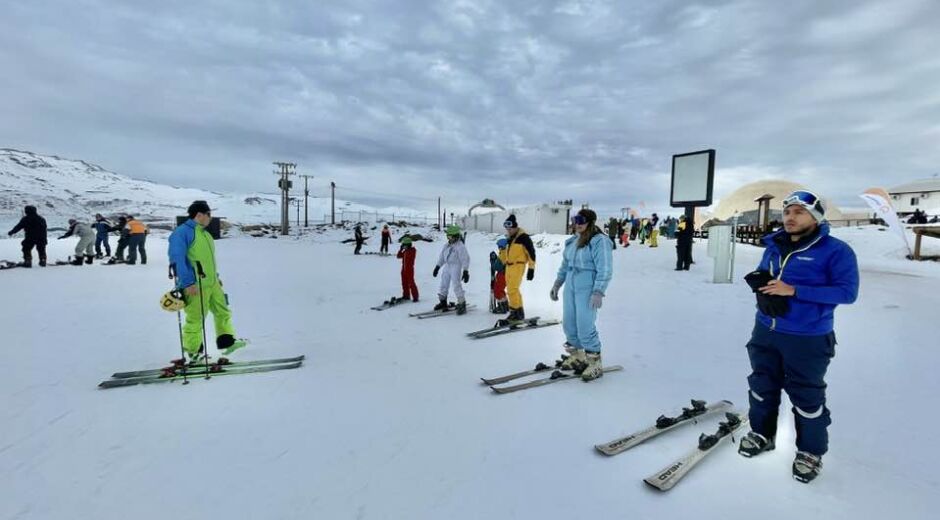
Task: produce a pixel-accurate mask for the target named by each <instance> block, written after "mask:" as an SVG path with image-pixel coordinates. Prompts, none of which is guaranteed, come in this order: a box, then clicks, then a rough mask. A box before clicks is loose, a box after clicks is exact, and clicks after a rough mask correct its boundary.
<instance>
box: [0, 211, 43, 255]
mask: <svg viewBox="0 0 940 520" xmlns="http://www.w3.org/2000/svg"><path fill="white" fill-rule="evenodd" d="M23 213H25V216H24V217H23V218H21V219H20V222H19V224H17V225H16V226H15V227H14V228H13V229H11V230H10V232H9V233H7V235H10V236H13V235H14V234H16V233H17V232H19V231H20V230H23V231H25V234H26V236H25V238H23V242H22V244H23V263H22V264H20V266H21V267H32V266H33V247H34V246H35V247H36V252H38V253H39V265H40V267H45V266H46V244H47V243H48V239H47V238H46V219H44V218H42V217H40V216H39V214H38V213H36V206H26V207H25V208H23Z"/></svg>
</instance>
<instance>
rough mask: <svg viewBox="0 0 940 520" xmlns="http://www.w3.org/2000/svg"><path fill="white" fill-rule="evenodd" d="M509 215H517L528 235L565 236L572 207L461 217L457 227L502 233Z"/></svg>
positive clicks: (545, 206) (537, 207)
mask: <svg viewBox="0 0 940 520" xmlns="http://www.w3.org/2000/svg"><path fill="white" fill-rule="evenodd" d="M509 215H515V216H516V219H517V221H518V222H519V227H521V228H523V229H525V230H526V232H527V233H531V234H536V233H552V234H557V235H565V234H567V233H568V220H569V219H570V218H571V206H570V205H568V204H539V205H535V206H525V207H522V208H509V209H506V210H502V211H492V212H489V213H483V214H479V215H468V216H466V217H461V218H458V219H457V225H459V226H460V227H461V228H463V229H472V230H474V231H483V232H486V233H502V232H503V222H505V221H506V219H507V218H508V217H509Z"/></svg>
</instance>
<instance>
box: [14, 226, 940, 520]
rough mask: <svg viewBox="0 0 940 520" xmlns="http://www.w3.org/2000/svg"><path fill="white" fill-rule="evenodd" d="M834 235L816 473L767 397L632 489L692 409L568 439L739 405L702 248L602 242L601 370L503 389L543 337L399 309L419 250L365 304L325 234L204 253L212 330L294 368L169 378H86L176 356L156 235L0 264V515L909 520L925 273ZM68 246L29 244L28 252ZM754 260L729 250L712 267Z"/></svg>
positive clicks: (935, 291)
mask: <svg viewBox="0 0 940 520" xmlns="http://www.w3.org/2000/svg"><path fill="white" fill-rule="evenodd" d="M836 234H837V235H839V236H842V237H843V238H846V239H847V240H849V241H850V242H852V243H853V244H856V246H857V247H858V249H857V251H858V253H859V258H860V263H861V265H862V289H861V297H860V300H859V301H858V302H857V303H856V304H855V305H851V306H845V307H842V308H840V310H839V311H838V312H837V317H836V326H837V334H838V340H839V346H838V347H837V355H836V358H835V359H834V360H833V364H832V365H831V368H830V372H829V375H828V381H829V404H830V407H831V409H832V415H833V426H832V427H831V430H830V433H831V451H830V453H829V454H828V455H827V456H826V467H825V470H824V473H823V475H822V476H821V477H820V479H819V480H818V481H817V482H815V483H813V484H812V485H808V486H807V485H802V484H799V483H797V482H795V481H793V480H792V478H791V477H790V462H791V461H792V457H793V453H794V449H793V441H794V436H793V431H792V427H793V425H792V423H793V421H792V418H791V417H790V414H789V413H788V411H787V410H788V409H789V405H786V404H785V406H784V408H783V410H782V413H781V421H782V424H781V435H780V438H778V449H777V450H776V451H775V452H772V453H769V454H766V455H764V456H762V457H760V458H758V459H753V460H746V459H744V458H742V457H739V456H738V455H736V454H735V453H734V447H732V446H730V445H728V446H725V447H724V448H723V449H722V450H720V451H719V452H718V453H716V454H714V455H713V456H712V457H711V458H709V459H708V460H707V461H706V462H704V463H703V464H702V465H701V466H700V467H698V468H696V469H695V470H694V471H693V473H691V474H690V475H689V476H688V477H687V478H686V479H685V480H684V481H682V482H681V483H680V484H679V485H678V486H677V487H676V488H675V489H674V490H672V491H670V492H669V493H668V494H661V493H658V492H655V491H653V490H650V489H648V488H647V487H646V486H644V485H643V484H642V482H641V479H642V478H644V477H646V476H648V475H649V474H651V473H652V472H654V471H656V470H658V469H660V468H661V467H662V466H664V465H665V464H666V463H667V462H669V461H671V460H673V459H674V458H675V457H677V456H679V455H681V454H683V453H684V452H685V451H686V450H687V449H689V448H690V447H692V446H694V445H695V442H696V438H697V437H698V434H699V433H701V432H704V431H709V432H710V431H713V430H714V429H715V427H716V421H715V420H714V419H704V420H702V421H700V423H699V424H697V425H692V426H688V427H685V428H682V429H679V430H676V431H675V432H673V433H670V434H668V435H666V436H663V437H660V438H659V439H656V440H654V441H652V442H650V443H649V444H647V445H642V446H639V447H637V448H635V449H633V450H631V451H629V452H627V453H624V454H622V455H619V456H617V457H614V458H605V457H603V456H600V455H598V454H597V453H595V452H594V450H593V448H592V446H593V445H594V444H595V443H598V442H603V441H607V440H610V439H613V438H614V437H616V436H618V435H621V434H624V433H626V432H628V431H631V430H634V429H636V428H639V427H645V426H646V425H648V424H649V423H650V422H651V421H653V420H654V419H655V417H656V416H658V415H659V414H661V413H669V412H675V411H677V409H678V407H680V406H682V405H683V404H686V403H687V400H688V399H689V398H691V397H696V398H701V399H709V400H713V399H721V398H725V399H730V400H733V401H735V403H737V404H738V405H739V406H742V407H746V388H747V387H746V380H745V378H746V376H747V373H748V369H749V367H748V361H747V355H746V353H745V349H744V345H745V343H746V341H747V338H748V335H749V332H750V329H751V326H752V324H753V300H752V298H753V297H752V295H751V293H750V291H749V290H748V289H747V287H746V286H745V285H744V284H743V283H741V282H736V283H735V284H732V285H715V284H711V283H709V280H710V279H711V272H710V271H711V269H710V267H711V262H710V261H709V260H708V259H707V257H706V255H705V248H704V244H697V245H696V249H695V258H696V260H697V262H698V264H696V265H695V266H694V268H693V271H691V272H687V273H676V272H674V271H672V267H673V266H674V249H673V248H672V245H673V243H672V242H669V241H663V247H660V248H658V249H649V248H641V247H639V246H638V245H634V246H631V247H630V248H629V249H627V250H623V249H618V250H617V251H615V277H614V280H613V282H612V284H611V287H610V290H609V296H608V298H607V299H606V302H605V305H604V308H603V309H602V310H601V314H600V322H599V326H600V332H601V336H602V340H603V341H604V356H605V360H606V362H607V363H608V364H613V363H618V364H622V365H623V366H624V367H625V370H624V371H623V372H620V373H617V374H612V375H609V376H608V377H605V378H603V379H602V380H600V381H597V382H594V383H590V384H584V383H581V382H578V381H573V382H565V383H559V384H556V385H552V386H549V387H545V388H539V389H533V390H529V391H525V392H520V393H517V394H511V395H505V396H497V395H494V394H492V393H491V392H490V391H489V390H488V389H486V388H485V387H483V386H482V385H480V383H479V380H478V378H479V377H480V376H495V375H500V374H504V373H508V372H512V371H516V370H521V369H525V368H528V367H530V366H531V365H534V364H535V363H536V362H537V361H546V362H547V361H550V360H551V359H553V358H554V357H555V356H557V354H558V353H559V345H560V344H561V343H562V341H563V336H562V333H561V330H560V328H559V327H555V328H547V329H542V330H539V331H533V332H527V333H519V334H514V335H509V336H505V337H503V338H494V339H488V340H483V341H471V340H468V339H465V338H464V337H463V334H462V333H463V332H465V331H468V330H472V329H476V328H480V327H483V326H486V325H487V324H489V322H490V321H491V320H492V317H491V316H490V315H487V314H486V313H485V312H476V313H470V314H468V315H467V316H465V317H460V318H457V317H447V318H439V319H434V320H427V321H417V320H414V319H411V318H408V317H407V313H408V312H409V311H412V310H416V309H424V308H429V307H430V306H431V305H432V304H433V300H434V292H435V289H436V282H437V280H436V279H433V278H431V276H430V272H431V269H432V267H433V264H434V261H435V259H436V256H437V252H438V250H439V247H440V245H441V243H440V241H438V242H436V243H433V244H426V243H419V245H418V248H419V252H418V262H417V273H418V285H419V288H420V290H421V294H422V298H423V302H422V303H421V304H419V305H415V306H403V307H402V308H394V309H391V310H388V311H384V312H374V311H370V310H368V308H369V306H370V305H374V304H376V303H378V302H380V301H381V300H383V299H385V298H387V297H388V296H390V295H393V294H396V293H397V292H398V291H399V290H400V287H399V283H398V271H399V263H398V262H397V260H395V259H394V258H382V257H377V256H361V257H354V256H352V254H351V249H352V248H351V246H349V245H341V244H339V240H341V239H343V238H347V235H345V234H339V233H325V234H320V235H312V236H310V237H307V238H302V239H288V240H283V239H280V240H265V239H250V238H236V239H231V240H223V241H220V242H218V258H219V262H220V271H221V274H222V276H223V278H224V280H225V287H226V289H227V291H228V292H229V295H230V297H231V301H232V305H233V309H234V312H235V323H236V326H237V327H238V330H239V333H240V334H242V335H245V336H248V337H250V338H251V339H252V340H253V343H252V345H250V346H249V348H247V349H245V350H244V351H242V352H240V353H239V355H240V357H241V358H244V359H249V358H262V357H271V356H281V355H289V354H299V353H304V354H306V355H307V356H308V361H307V364H306V365H305V366H304V367H303V368H301V369H299V370H296V371H292V372H281V373H276V374H259V375H251V376H233V377H230V378H218V379H214V380H211V381H201V380H200V381H194V382H193V383H192V384H190V385H188V386H186V387H183V386H181V385H178V384H172V385H163V386H159V385H157V386H151V387H139V388H129V389H116V390H107V391H99V390H97V389H96V388H95V385H96V384H97V382H98V381H100V380H101V379H102V378H104V377H106V376H107V375H109V374H110V373H111V372H113V371H115V370H120V369H133V368H148V367H155V366H158V365H159V364H160V363H161V360H165V359H168V358H170V357H174V356H175V354H177V353H178V344H177V337H176V318H175V316H173V315H172V314H168V313H164V312H162V311H159V310H158V309H157V305H156V303H157V298H158V296H159V294H161V293H162V292H163V291H165V290H166V289H167V284H168V282H167V280H166V275H165V263H164V261H163V260H162V258H163V254H164V251H165V249H164V248H165V242H163V241H162V240H161V239H160V237H154V240H153V241H152V242H151V243H149V244H148V245H149V246H150V249H151V250H152V255H153V258H154V261H152V262H151V264H150V265H147V266H133V267H132V266H99V265H95V266H92V267H80V268H78V267H74V268H73V267H57V268H50V269H46V270H39V269H33V270H31V271H27V270H22V269H14V270H10V271H3V272H0V283H2V286H3V289H4V294H5V295H27V296H26V297H16V296H7V297H5V298H4V299H3V300H2V303H0V330H2V332H3V338H4V341H3V343H2V345H3V346H2V347H0V353H2V354H0V356H2V365H3V366H4V367H5V369H6V370H5V375H4V377H3V378H0V402H2V406H0V424H2V425H3V427H2V428H0V495H2V499H0V518H17V519H54V518H75V517H80V518H97V519H123V518H128V517H133V518H139V519H163V518H167V516H168V515H169V516H172V517H173V518H177V519H205V518H226V519H233V520H234V519H249V518H278V519H293V518H298V519H301V518H303V519H308V518H329V519H347V518H348V519H352V518H361V519H386V518H387V519H445V518H446V519H479V518H498V519H508V518H517V519H530V518H541V519H554V518H559V519H561V518H564V519H573V518H592V519H608V518H611V519H613V518H618V519H619V518H638V519H646V518H725V519H747V520H753V519H754V518H761V519H762V520H771V519H792V518H826V519H857V518H905V519H922V518H932V517H933V513H932V511H933V510H934V509H935V508H936V505H937V499H936V497H937V496H938V491H940V478H938V477H937V476H936V473H935V471H934V468H936V467H937V466H938V464H940V454H938V451H937V450H936V449H934V448H933V444H934V443H933V441H932V440H931V439H933V438H934V437H935V433H934V432H935V431H936V429H937V426H938V423H937V420H936V419H933V418H932V415H930V413H929V411H930V410H932V409H933V402H934V399H935V396H936V395H938V392H940V382H938V380H937V378H936V377H935V367H936V366H937V364H938V363H940V352H938V350H937V348H936V345H935V338H936V330H937V329H936V324H935V323H934V321H933V319H932V316H934V315H935V312H934V311H933V310H935V309H937V308H938V306H940V264H937V263H921V264H912V263H908V262H906V261H902V260H897V259H893V258H891V256H892V255H891V254H890V252H886V251H888V250H889V249H890V248H891V247H894V246H893V245H889V243H888V242H881V241H882V239H883V238H882V237H884V236H885V234H884V233H882V232H879V231H877V230H876V229H875V228H864V229H860V230H859V229H849V230H836ZM536 238H537V239H541V240H542V242H543V244H544V246H545V247H543V248H541V249H540V250H539V254H540V257H539V263H538V272H537V276H536V280H535V281H534V282H526V283H525V284H524V286H523V293H524V295H525V298H526V302H527V305H526V307H527V312H528V314H530V315H542V316H546V317H560V316H561V306H560V303H553V302H551V301H550V300H549V299H548V298H547V293H548V289H549V287H550V285H551V282H552V280H553V278H554V276H553V275H554V271H555V269H557V266H558V264H559V261H560V255H559V254H557V252H556V253H554V254H553V253H552V252H553V251H557V247H558V246H557V245H556V244H558V243H560V241H561V240H562V239H563V237H544V236H543V237H536ZM66 242H68V243H66ZM468 242H469V243H468V246H469V248H470V251H471V254H472V257H473V262H472V268H471V276H472V279H471V284H470V287H469V290H468V297H469V299H470V300H471V301H472V302H474V303H476V304H477V305H478V306H480V307H481V308H484V309H485V306H486V301H487V293H488V283H487V273H488V266H487V258H486V257H487V254H488V252H489V250H490V249H491V245H492V241H491V237H487V236H483V235H478V234H472V235H470V236H469V238H468ZM16 245H17V244H16V243H15V242H14V241H0V258H15V257H16V255H17V248H16ZM71 245H72V243H71V241H58V242H55V243H53V244H52V245H51V247H52V253H51V257H53V258H61V257H64V256H65V255H67V254H68V253H69V249H70V246H71ZM369 247H370V248H371V249H375V248H376V247H377V244H370V246H369ZM760 252H761V250H760V249H757V248H752V247H740V248H738V263H737V266H736V272H737V273H739V274H743V273H745V272H747V270H749V269H751V268H752V267H753V266H754V265H756V262H757V260H758V258H759V255H760ZM742 409H743V408H742Z"/></svg>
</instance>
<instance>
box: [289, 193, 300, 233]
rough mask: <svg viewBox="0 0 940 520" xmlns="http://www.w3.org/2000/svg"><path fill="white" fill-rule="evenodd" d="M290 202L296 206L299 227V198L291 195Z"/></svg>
mask: <svg viewBox="0 0 940 520" xmlns="http://www.w3.org/2000/svg"><path fill="white" fill-rule="evenodd" d="M290 203H291V204H293V205H294V206H297V227H300V199H295V198H293V197H291V199H290Z"/></svg>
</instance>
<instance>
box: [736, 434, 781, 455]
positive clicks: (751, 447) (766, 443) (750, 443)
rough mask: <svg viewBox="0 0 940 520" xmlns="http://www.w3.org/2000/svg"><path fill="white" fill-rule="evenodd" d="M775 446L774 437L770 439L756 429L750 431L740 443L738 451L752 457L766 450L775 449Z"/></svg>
mask: <svg viewBox="0 0 940 520" xmlns="http://www.w3.org/2000/svg"><path fill="white" fill-rule="evenodd" d="M775 447H776V446H775V445H774V440H773V439H768V438H767V437H764V436H763V435H761V434H759V433H757V432H755V431H750V432H747V435H745V436H744V437H742V438H741V442H739V443H738V453H740V454H741V455H742V456H744V457H748V458H751V457H754V456H756V455H760V454H761V453H763V452H765V451H773V449H774V448H775Z"/></svg>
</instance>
